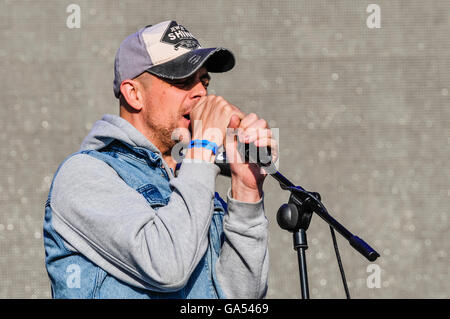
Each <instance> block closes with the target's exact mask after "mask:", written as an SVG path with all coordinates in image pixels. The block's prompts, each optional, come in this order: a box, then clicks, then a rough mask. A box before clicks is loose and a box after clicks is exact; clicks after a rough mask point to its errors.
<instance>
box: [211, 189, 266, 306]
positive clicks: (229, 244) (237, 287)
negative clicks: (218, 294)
mask: <svg viewBox="0 0 450 319" xmlns="http://www.w3.org/2000/svg"><path fill="white" fill-rule="evenodd" d="M227 206H228V213H227V214H226V215H225V217H224V226H223V228H224V233H225V241H224V244H223V245H222V250H221V252H220V257H219V259H218V262H217V264H216V271H217V277H218V280H219V283H220V286H221V288H222V290H223V291H224V293H225V294H226V296H227V298H233V299H239V298H252V299H255V298H263V297H265V295H266V292H267V280H268V272H269V249H268V221H267V219H266V217H265V215H264V195H263V197H262V198H261V200H260V201H259V202H256V203H246V202H242V201H238V200H236V199H234V198H232V197H231V189H229V190H228V193H227Z"/></svg>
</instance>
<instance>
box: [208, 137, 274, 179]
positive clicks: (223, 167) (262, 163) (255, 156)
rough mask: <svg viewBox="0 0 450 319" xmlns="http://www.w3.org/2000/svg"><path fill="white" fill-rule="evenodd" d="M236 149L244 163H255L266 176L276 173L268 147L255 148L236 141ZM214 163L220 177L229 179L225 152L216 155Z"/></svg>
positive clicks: (249, 144) (252, 145) (252, 144)
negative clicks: (264, 171)
mask: <svg viewBox="0 0 450 319" xmlns="http://www.w3.org/2000/svg"><path fill="white" fill-rule="evenodd" d="M237 149H238V152H239V154H240V155H241V158H242V159H243V160H244V162H245V163H255V164H257V165H258V166H259V167H263V168H264V169H265V170H266V172H267V173H268V174H274V173H275V172H276V171H277V170H276V168H275V165H274V164H273V163H272V155H271V149H270V147H265V146H261V147H257V146H256V145H255V144H254V143H247V144H246V143H241V142H239V141H238V146H237ZM214 163H215V164H216V165H217V166H219V168H220V174H221V175H224V176H228V177H231V169H230V163H229V161H228V159H227V156H226V152H222V153H218V154H217V155H216V159H215V161H214Z"/></svg>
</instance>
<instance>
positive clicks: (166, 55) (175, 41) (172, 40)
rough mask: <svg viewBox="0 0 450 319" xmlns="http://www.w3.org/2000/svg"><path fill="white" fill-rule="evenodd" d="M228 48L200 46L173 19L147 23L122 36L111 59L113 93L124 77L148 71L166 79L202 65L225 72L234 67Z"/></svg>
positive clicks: (117, 91) (118, 87)
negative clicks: (120, 42)
mask: <svg viewBox="0 0 450 319" xmlns="http://www.w3.org/2000/svg"><path fill="white" fill-rule="evenodd" d="M234 64H235V60H234V56H233V53H231V51H229V50H227V49H225V48H221V47H217V48H202V47H201V45H200V43H199V42H198V40H197V39H196V38H195V37H194V36H193V35H192V34H191V33H190V32H189V31H188V30H187V29H186V28H185V27H183V26H182V25H179V24H178V23H177V22H176V21H172V20H171V21H164V22H161V23H158V24H156V25H148V26H146V27H144V28H142V29H140V30H139V31H138V32H136V33H134V34H131V35H129V36H128V37H127V38H126V39H125V40H123V42H122V44H121V45H120V47H119V49H118V50H117V54H116V58H115V61H114V95H115V96H116V97H117V98H118V97H119V96H120V84H121V83H122V81H124V80H126V79H134V78H135V77H137V76H138V75H140V74H142V73H144V72H149V73H151V74H153V75H156V76H158V77H161V78H165V79H170V80H174V79H183V78H186V77H189V76H190V75H192V74H194V73H195V72H196V71H197V70H198V69H200V67H202V66H203V65H204V66H205V67H206V68H207V70H208V72H226V71H229V70H231V69H232V68H233V67H234Z"/></svg>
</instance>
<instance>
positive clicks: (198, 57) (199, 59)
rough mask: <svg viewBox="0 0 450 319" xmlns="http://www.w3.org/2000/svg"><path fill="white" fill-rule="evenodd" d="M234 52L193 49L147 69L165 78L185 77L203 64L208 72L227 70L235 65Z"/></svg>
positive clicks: (223, 49)
mask: <svg viewBox="0 0 450 319" xmlns="http://www.w3.org/2000/svg"><path fill="white" fill-rule="evenodd" d="M234 64H235V60H234V56H233V53H231V51H229V50H227V49H225V48H205V49H197V50H192V51H190V52H188V53H186V54H183V55H182V56H179V57H178V58H175V59H173V60H171V61H168V62H166V63H163V64H159V65H155V66H152V67H151V68H149V69H147V70H146V71H147V72H149V73H151V74H153V75H156V76H158V77H162V78H165V79H171V80H174V79H184V78H187V77H189V76H191V75H192V74H194V73H195V72H196V71H197V70H198V69H200V68H201V67H202V66H205V67H206V69H207V70H208V72H215V73H220V72H226V71H229V70H231V69H232V68H233V67H234Z"/></svg>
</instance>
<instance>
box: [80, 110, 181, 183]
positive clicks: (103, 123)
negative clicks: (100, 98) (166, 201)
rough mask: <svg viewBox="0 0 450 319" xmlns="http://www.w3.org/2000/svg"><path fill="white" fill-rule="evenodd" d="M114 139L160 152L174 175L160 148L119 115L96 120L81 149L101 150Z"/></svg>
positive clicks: (110, 115)
mask: <svg viewBox="0 0 450 319" xmlns="http://www.w3.org/2000/svg"><path fill="white" fill-rule="evenodd" d="M114 140H119V141H121V142H124V143H127V144H129V145H131V146H137V147H142V148H146V149H148V150H150V151H152V152H154V153H157V154H159V155H160V156H161V159H162V162H163V164H164V168H165V169H166V171H167V173H168V174H169V176H173V174H172V171H171V169H170V168H169V166H168V165H167V163H166V162H165V161H164V159H163V158H162V155H161V152H160V151H159V149H158V148H157V147H156V146H155V145H153V144H152V143H151V142H150V141H149V140H148V139H147V138H146V137H145V136H144V135H143V134H142V133H141V132H139V131H138V130H137V129H136V128H135V127H134V126H133V125H132V124H131V123H130V122H128V121H127V120H125V119H123V118H121V117H120V116H117V115H112V114H105V115H103V117H102V119H101V120H99V121H97V122H95V123H94V125H93V126H92V129H91V131H90V132H89V134H88V135H87V136H86V137H85V138H84V140H83V142H82V143H81V147H80V151H85V150H99V149H101V148H103V147H105V146H107V145H108V144H110V143H111V142H113V141H114Z"/></svg>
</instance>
